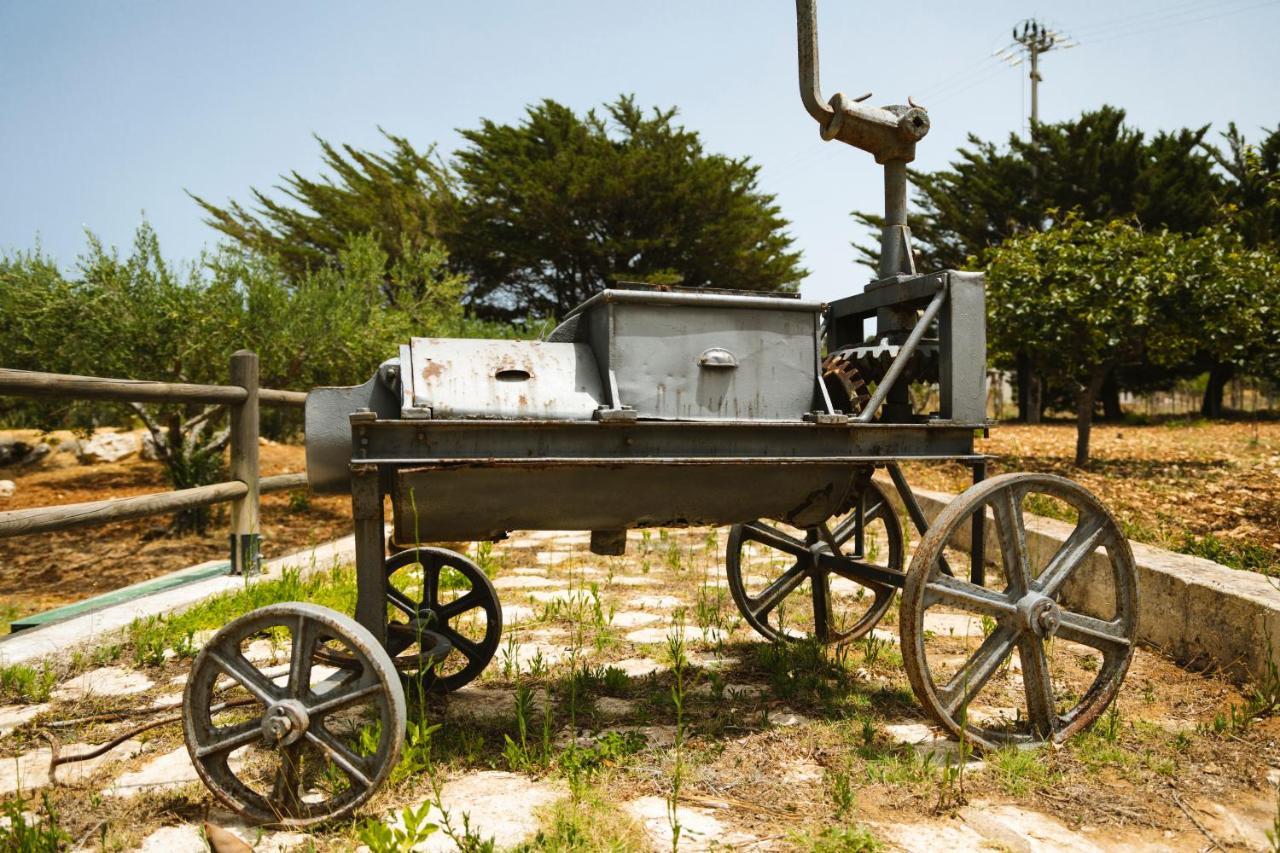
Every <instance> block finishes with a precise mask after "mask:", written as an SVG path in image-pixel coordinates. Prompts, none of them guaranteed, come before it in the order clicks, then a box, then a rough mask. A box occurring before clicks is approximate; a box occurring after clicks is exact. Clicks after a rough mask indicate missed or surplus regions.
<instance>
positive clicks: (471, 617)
mask: <svg viewBox="0 0 1280 853" xmlns="http://www.w3.org/2000/svg"><path fill="white" fill-rule="evenodd" d="M387 598H388V600H389V602H390V604H391V606H390V607H389V608H388V612H389V613H390V619H389V621H388V624H387V651H389V652H390V653H391V654H392V655H393V656H394V658H395V664H396V667H397V668H398V669H399V670H401V671H402V672H418V673H426V672H428V671H429V672H430V673H431V676H430V678H428V679H426V680H425V682H424V686H429V687H431V688H432V689H435V690H441V691H453V690H457V689H458V688H459V687H462V686H463V685H464V684H467V683H468V682H470V681H471V680H472V679H474V678H475V677H476V676H478V675H479V674H480V673H481V672H483V671H484V668H485V667H486V666H487V665H488V663H489V661H490V660H492V659H493V656H494V654H495V653H496V652H497V651H498V643H499V641H500V640H501V639H502V606H501V605H500V604H499V603H498V592H497V590H496V589H494V587H493V583H492V582H491V581H490V580H489V578H488V576H487V575H485V573H484V571H483V570H482V569H481V568H480V567H479V566H477V565H476V564H475V563H473V562H471V561H470V560H468V559H467V558H466V557H464V556H462V555H461V554H459V553H457V552H456V551H450V550H448V549H445V548H412V549H410V550H408V551H401V552H400V553H398V554H396V555H395V556H393V557H391V558H390V559H389V560H387Z"/></svg>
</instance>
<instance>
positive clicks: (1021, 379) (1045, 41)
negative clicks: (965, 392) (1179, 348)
mask: <svg viewBox="0 0 1280 853" xmlns="http://www.w3.org/2000/svg"><path fill="white" fill-rule="evenodd" d="M1013 41H1014V44H1016V45H1019V46H1021V48H1022V50H1023V51H1024V52H1025V53H1026V55H1027V57H1026V58H1027V64H1028V65H1030V66H1031V73H1030V77H1031V126H1030V135H1034V134H1035V128H1036V125H1037V124H1038V123H1039V122H1040V81H1041V80H1042V79H1043V78H1042V77H1041V76H1040V54H1042V53H1048V52H1049V51H1051V50H1055V49H1057V50H1065V49H1066V48H1069V47H1075V46H1076V42H1075V41H1072V40H1071V39H1070V38H1069V37H1067V36H1065V35H1063V34H1062V33H1060V32H1058V31H1057V30H1054V29H1050V28H1049V27H1047V26H1045V25H1044V24H1041V23H1040V22H1039V21H1037V20H1036V19H1035V18H1028V19H1026V20H1025V21H1023V22H1022V23H1020V24H1018V25H1017V26H1015V27H1014V28H1013ZM1014 44H1011V45H1009V47H1007V48H1005V49H1004V50H1000V51H997V52H996V54H995V55H996V56H997V57H999V58H1000V59H1003V60H1004V61H1005V62H1007V63H1009V64H1010V65H1014V66H1016V65H1020V64H1022V61H1023V58H1022V57H1021V56H1017V55H1016V54H1015V53H1014V52H1013V51H1016V50H1017V48H1015V47H1014ZM1036 177H1037V176H1036V172H1035V163H1034V162H1033V163H1032V164H1031V180H1032V182H1033V183H1032V187H1031V193H1032V195H1033V196H1034V195H1035V192H1036V188H1035V182H1036ZM1015 361H1016V372H1017V378H1016V381H1017V384H1018V420H1020V421H1022V422H1023V423H1029V424H1038V423H1040V402H1041V387H1040V376H1039V374H1038V373H1037V372H1036V368H1035V365H1034V364H1032V363H1031V359H1029V358H1028V357H1027V355H1026V354H1025V353H1018V354H1017V355H1016V358H1015Z"/></svg>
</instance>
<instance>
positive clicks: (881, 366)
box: [837, 338, 938, 382]
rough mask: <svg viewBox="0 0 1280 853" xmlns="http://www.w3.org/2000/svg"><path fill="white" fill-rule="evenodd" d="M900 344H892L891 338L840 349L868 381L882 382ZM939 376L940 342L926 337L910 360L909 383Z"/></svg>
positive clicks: (905, 375) (906, 375)
mask: <svg viewBox="0 0 1280 853" xmlns="http://www.w3.org/2000/svg"><path fill="white" fill-rule="evenodd" d="M899 349H900V347H899V346H898V345H897V344H894V343H890V342H889V340H888V339H887V338H882V339H880V340H879V341H872V342H869V343H863V344H856V345H854V346H848V347H844V348H842V349H840V350H837V352H840V353H844V358H845V360H846V361H848V362H849V363H851V364H853V365H854V366H855V367H856V368H857V370H858V375H859V376H861V377H862V378H863V380H864V381H866V382H879V381H880V380H881V379H882V378H883V377H884V375H885V373H886V372H887V371H888V370H889V365H891V364H893V360H894V359H895V358H897V357H898V350H899ZM937 378H938V343H937V341H929V340H924V341H921V342H920V345H919V346H918V347H917V348H916V351H915V352H913V353H912V354H911V357H910V358H909V359H908V360H907V369H906V372H905V373H904V374H903V379H905V380H906V381H907V382H916V381H925V382H928V381H936V380H937Z"/></svg>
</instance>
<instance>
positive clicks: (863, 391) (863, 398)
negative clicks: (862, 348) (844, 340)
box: [822, 347, 871, 415]
mask: <svg viewBox="0 0 1280 853" xmlns="http://www.w3.org/2000/svg"><path fill="white" fill-rule="evenodd" d="M822 384H823V385H825V386H826V388H827V395H828V396H829V397H831V405H832V406H834V407H835V409H836V411H838V412H844V413H845V414H847V415H856V414H858V413H859V412H861V411H862V409H863V407H864V406H866V405H867V403H868V402H870V400H871V394H870V392H868V391H867V383H866V381H864V380H863V378H862V374H861V373H859V372H858V366H857V364H855V363H854V361H853V351H852V348H849V347H846V348H845V349H839V350H836V351H835V352H833V353H831V354H830V355H828V356H827V357H826V358H824V359H823V360H822Z"/></svg>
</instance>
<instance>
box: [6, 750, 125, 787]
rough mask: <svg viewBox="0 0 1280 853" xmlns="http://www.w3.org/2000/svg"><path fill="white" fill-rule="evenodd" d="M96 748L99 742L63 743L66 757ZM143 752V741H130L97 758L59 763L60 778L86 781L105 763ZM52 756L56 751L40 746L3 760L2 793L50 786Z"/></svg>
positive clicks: (62, 751)
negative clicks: (52, 751)
mask: <svg viewBox="0 0 1280 853" xmlns="http://www.w3.org/2000/svg"><path fill="white" fill-rule="evenodd" d="M97 748H98V745H97V744H88V743H69V744H64V745H63V747H62V750H61V753H60V754H61V755H64V756H66V755H76V754H79V753H85V752H91V751H93V750H95V749H97ZM141 751H142V743H141V742H140V741H137V740H127V741H125V742H124V743H122V744H120V745H119V746H117V747H116V748H115V749H113V750H111V751H110V752H107V753H104V754H103V755H99V756H98V757H97V758H90V759H86V760H85V761H77V762H75V763H73V764H64V765H62V766H60V767H59V768H58V781H59V782H67V783H74V782H83V781H85V780H86V779H89V778H90V777H91V776H93V774H94V773H96V772H97V771H98V770H99V769H100V768H101V767H103V766H104V765H106V764H108V763H110V762H113V761H123V760H124V759H126V758H132V757H133V756H135V755H137V754H138V753H139V752H141ZM52 758H53V754H52V753H51V752H50V750H49V748H48V747H41V748H39V749H33V750H30V751H28V752H24V753H22V754H21V755H19V756H18V757H17V758H14V759H5V760H4V761H0V794H12V793H13V792H14V791H16V790H18V789H19V788H21V789H22V790H24V791H30V790H33V789H35V788H43V787H44V786H46V785H48V784H49V781H50V780H49V761H50V760H51V759H52Z"/></svg>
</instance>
